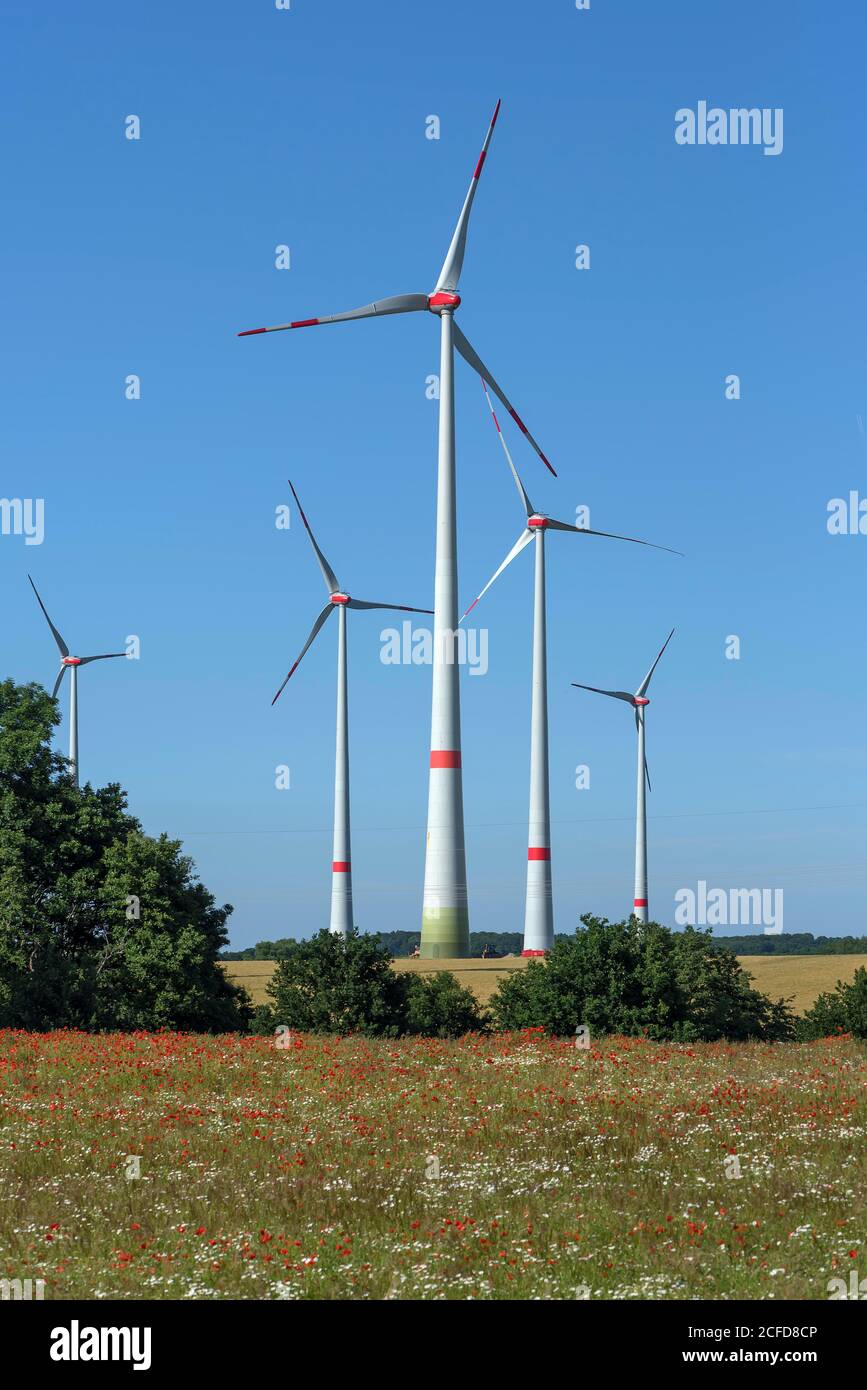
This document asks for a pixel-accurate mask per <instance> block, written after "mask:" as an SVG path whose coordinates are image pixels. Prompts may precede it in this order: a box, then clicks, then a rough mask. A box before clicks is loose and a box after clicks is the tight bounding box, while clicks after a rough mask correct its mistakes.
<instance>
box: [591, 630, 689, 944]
mask: <svg viewBox="0 0 867 1390" xmlns="http://www.w3.org/2000/svg"><path fill="white" fill-rule="evenodd" d="M674 631H675V630H674V628H672V629H671V632H670V633H669V634H668V636H667V637H666V639H665V641H664V642H663V644H662V646H661V647H660V649H659V651H658V652H657V655H656V660H655V661H654V663H653V665H652V666H651V668H650V670H649V671H648V673H647V675H646V676H645V677H644V680H643V681H642V682H641V684H640V686H639V687H638V689H637V690H636V692H635V694H634V695H630V694H629V692H628V691H626V690H599V689H598V688H597V687H596V686H595V685H580V684H579V683H578V681H573V682H572V684H573V685H574V686H576V687H577V689H578V690H592V691H593V692H594V694H596V695H610V696H611V698H612V699H614V700H625V701H626V703H627V704H628V705H632V708H633V709H634V710H635V727H636V729H637V731H638V781H637V792H636V806H635V892H634V894H633V899H632V912H633V916H635V917H637V918H638V920H639V922H646V921H647V920H648V918H647V811H646V807H645V784H646V786H647V790H648V791H650V789H651V788H650V773H649V772H648V769H647V756H646V754H645V751H644V712H645V710H646V709H647V706H648V705H649V704H650V701H649V700H648V698H647V693H646V692H647V687H648V686H649V685H650V678H651V676H652V675H653V673H654V671H655V670H656V668H657V665H658V664H659V658H660V657H661V656H662V653H663V652H664V651H665V649H666V647H667V646H668V644H669V642H670V641H671V639H672V637H673V636H674Z"/></svg>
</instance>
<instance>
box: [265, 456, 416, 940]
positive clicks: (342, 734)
mask: <svg viewBox="0 0 867 1390" xmlns="http://www.w3.org/2000/svg"><path fill="white" fill-rule="evenodd" d="M289 486H290V487H291V488H292V496H293V497H294V498H295V505H296V506H297V508H298V513H299V515H300V517H301V520H302V521H303V522H304V527H305V530H306V531H307V535H308V536H309V537H310V544H311V545H312V546H313V553H314V555H315V556H316V563H317V564H318V566H319V569H320V571H321V572H322V578H323V579H324V580H325V587H326V589H327V590H328V602H327V603H326V605H325V607H324V608H323V609H322V612H321V613H320V614H319V616H318V617H317V619H316V621H315V623H314V624H313V627H312V628H311V629H310V636H309V637H308V638H307V641H306V642H305V643H304V646H303V647H302V648H301V652H300V654H299V656H298V657H297V659H296V660H295V662H294V664H293V666H292V669H291V670H290V672H289V675H288V676H287V677H286V679H285V680H284V682H283V684H282V685H281V686H280V689H279V690H278V691H277V694H276V695H275V696H274V699H273V700H272V701H271V704H272V705H274V704H276V703H277V701H278V700H279V698H280V696H281V695H282V694H283V691H284V690H285V688H286V686H287V684H288V682H289V680H290V679H291V677H292V676H293V675H294V673H295V672H296V670H297V669H298V666H299V665H300V663H301V659H302V657H303V656H304V654H305V652H306V651H307V649H308V647H310V646H312V644H313V642H314V640H315V638H316V636H317V634H318V632H319V630H320V628H322V627H324V626H325V624H326V623H327V621H328V619H329V618H330V617H331V614H332V613H333V612H334V610H335V608H336V609H337V611H338V613H339V615H340V616H339V625H338V629H337V738H336V748H335V756H334V848H333V854H332V856H331V921H330V924H329V925H330V929H331V931H333V932H336V933H337V934H338V935H339V936H346V934H347V932H349V931H351V930H352V925H353V920H352V853H351V849H350V843H349V840H350V837H349V709H348V690H347V671H346V610H347V608H356V609H364V608H396V609H399V610H400V612H402V613H430V611H431V610H430V609H429V608H409V607H408V606H407V605H406V604H405V603H365V602H363V601H362V600H361V599H358V598H350V596H349V594H347V593H344V591H343V590H342V589H341V587H340V584H339V582H338V579H337V575H336V574H335V573H334V570H333V569H332V568H331V566H330V565H329V563H328V561H327V560H326V558H325V556H324V555H323V554H322V551H321V550H320V549H319V546H318V545H317V543H316V537H315V536H314V534H313V531H312V529H311V526H310V522H309V521H308V520H307V517H306V516H305V515H304V510H303V508H302V506H301V503H300V502H299V500H298V493H297V492H296V491H295V488H294V487H293V485H292V482H291V480H290V482H289Z"/></svg>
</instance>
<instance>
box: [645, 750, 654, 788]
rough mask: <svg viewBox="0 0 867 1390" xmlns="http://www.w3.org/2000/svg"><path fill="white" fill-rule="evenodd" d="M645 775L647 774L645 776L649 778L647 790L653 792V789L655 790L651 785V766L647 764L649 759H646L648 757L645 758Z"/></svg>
mask: <svg viewBox="0 0 867 1390" xmlns="http://www.w3.org/2000/svg"><path fill="white" fill-rule="evenodd" d="M644 775H645V777H646V778H647V790H648V791H649V792H652V791H653V788H652V786H651V785H650V769H649V767H648V766H647V759H646V758H645V759H644Z"/></svg>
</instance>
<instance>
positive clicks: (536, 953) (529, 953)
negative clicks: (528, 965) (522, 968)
mask: <svg viewBox="0 0 867 1390" xmlns="http://www.w3.org/2000/svg"><path fill="white" fill-rule="evenodd" d="M547 954H548V952H547V951H522V952H521V955H522V956H547Z"/></svg>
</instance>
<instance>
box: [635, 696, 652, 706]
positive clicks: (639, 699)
mask: <svg viewBox="0 0 867 1390" xmlns="http://www.w3.org/2000/svg"><path fill="white" fill-rule="evenodd" d="M632 703H633V704H634V705H649V704H650V701H649V700H648V698H647V696H646V695H633V697H632Z"/></svg>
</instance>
